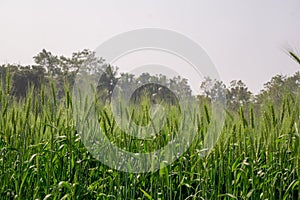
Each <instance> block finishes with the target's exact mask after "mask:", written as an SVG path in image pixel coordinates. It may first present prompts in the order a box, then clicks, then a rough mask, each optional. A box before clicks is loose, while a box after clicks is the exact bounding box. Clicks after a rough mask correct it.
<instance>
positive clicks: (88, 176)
mask: <svg viewBox="0 0 300 200" xmlns="http://www.w3.org/2000/svg"><path fill="white" fill-rule="evenodd" d="M73 61H74V60H73ZM73 61H72V62H73ZM51 66H52V65H51ZM15 70H16V71H15V72H16V73H20V72H21V71H22V70H21V71H18V70H19V69H18V70H17V69H15ZM25 70H29V69H25ZM50 71H51V70H50ZM75 71H76V70H75ZM54 72H55V68H52V73H51V74H52V75H53V76H52V78H50V76H49V74H47V73H48V72H45V76H43V77H44V78H45V80H42V79H41V77H39V78H37V79H34V80H39V81H41V80H42V82H43V84H41V85H39V84H38V85H39V87H38V90H37V89H35V88H34V86H35V85H34V84H32V85H30V84H29V85H28V87H26V93H25V94H24V93H23V94H20V93H16V91H17V89H16V88H17V87H16V81H18V80H20V79H16V76H15V74H13V76H12V77H11V76H10V74H9V73H5V74H4V73H3V74H1V75H2V78H1V80H2V81H1V82H0V84H1V87H0V116H1V117H0V199H299V198H300V166H299V165H300V148H299V144H300V133H299V129H300V102H299V94H300V93H299V80H300V79H299V72H298V73H296V74H295V75H294V76H291V77H279V78H278V77H277V78H273V79H272V80H271V81H270V84H267V85H266V88H265V90H264V92H262V93H261V94H260V95H258V96H256V97H255V98H254V97H252V98H250V93H249V92H247V89H246V88H245V86H244V85H243V84H242V83H241V82H232V86H231V89H232V90H231V89H228V90H227V91H228V92H231V93H230V94H232V95H235V96H234V97H231V98H229V99H230V101H228V102H227V103H228V105H229V106H228V109H227V111H226V119H225V123H224V127H223V128H222V132H221V136H220V138H219V140H218V143H217V145H216V146H215V147H214V149H213V150H212V151H211V153H210V154H209V155H208V156H207V157H201V153H202V152H201V150H202V149H203V146H202V145H203V144H202V141H203V138H204V136H205V134H206V131H207V129H208V127H209V126H211V124H212V122H211V114H210V104H211V101H212V99H213V98H212V95H218V92H215V91H217V90H208V89H207V90H206V95H204V96H200V97H199V98H198V99H199V100H200V101H199V107H200V111H199V112H194V113H193V112H192V113H191V115H192V116H193V120H194V122H195V124H196V125H195V130H196V138H195V140H194V141H193V143H192V145H191V146H190V148H189V149H188V150H187V151H186V152H185V153H184V154H183V155H182V156H181V157H180V158H179V159H178V160H176V161H175V162H174V163H172V164H171V165H169V166H167V167H163V168H161V169H160V170H158V171H156V172H149V173H144V174H134V173H125V172H120V171H117V170H114V169H110V168H109V167H107V166H105V165H103V164H102V163H101V162H100V161H98V160H97V159H96V158H94V157H93V156H92V155H91V153H89V152H88V151H87V149H86V148H85V146H84V145H83V143H82V138H81V137H80V135H79V133H78V132H77V129H76V126H77V124H76V123H77V122H76V119H74V116H73V113H72V112H73V107H74V106H75V102H72V98H71V97H72V92H71V91H70V89H69V88H70V87H69V86H68V85H69V84H70V79H68V78H65V79H64V78H62V79H60V80H62V82H59V83H63V84H62V85H63V86H62V85H57V82H56V84H54V82H55V81H53V80H58V78H61V77H69V76H67V75H69V74H68V73H67V71H66V73H65V74H63V73H62V74H60V73H61V72H63V71H61V72H57V71H56V72H55V73H57V74H56V76H55V75H54ZM28 73H29V72H28ZM37 74H38V73H37ZM108 74H109V73H108ZM21 75H24V74H21ZM60 75H61V76H60ZM113 75H114V73H112V72H111V73H110V75H107V76H106V77H104V78H103V79H105V78H106V80H112V79H111V78H112V77H115V76H113ZM24 76H25V75H24ZM24 76H23V77H24ZM126 76H128V74H127V75H126ZM109 77H110V78H109ZM279 79H280V81H279ZM51 80H52V81H51ZM113 80H115V79H113ZM126 80H128V79H126ZM180 81H182V79H180V80H179V81H178V82H180ZM297 81H298V82H297ZM178 82H177V83H178ZM27 83H28V82H27ZM101 83H102V84H99V87H100V90H98V91H103V88H105V87H104V86H103V83H105V81H103V82H101ZM279 83H280V84H279ZM218 84H219V85H222V84H220V83H218ZM288 84H290V85H289V86H287V85H288ZM23 86H24V85H23ZM31 86H32V87H31ZM101 86H102V89H101ZM204 86H205V84H203V87H204ZM283 86H286V87H285V89H282V91H280V93H276V92H274V91H276V90H277V91H278V89H279V88H284V87H283ZM276 87H277V89H276ZM288 87H289V89H287V88H288ZM291 88H292V89H291ZM215 89H216V88H215ZM20 91H21V90H20ZM16 94H20V95H16ZM109 94H110V93H109V91H106V96H107V95H109ZM237 94H240V96H243V97H244V96H245V98H244V99H242V97H238V95H237ZM243 94H245V95H243ZM20 96H21V97H22V98H20ZM105 98H106V97H105ZM237 99H240V101H238V100H237ZM252 99H253V100H252ZM135 100H136V101H137V102H139V103H140V104H141V106H136V105H135V104H136V102H135ZM103 103H104V104H105V103H106V101H99V106H100V109H99V119H101V120H102V121H100V124H101V126H102V128H103V129H104V130H105V134H106V135H107V136H108V137H109V138H110V140H111V141H112V142H114V143H117V144H118V145H120V146H121V147H125V148H126V149H127V150H128V151H131V152H141V151H149V150H152V149H153V148H154V149H155V148H156V147H157V146H155V145H158V146H163V145H165V144H166V142H168V139H169V137H170V133H171V134H173V133H174V132H175V133H176V131H177V128H176V123H177V120H178V118H176V115H177V112H178V110H176V108H177V107H176V106H174V107H172V108H170V109H169V112H168V116H167V117H169V123H167V125H166V126H164V127H163V129H162V131H161V132H160V133H159V134H160V135H159V137H157V138H156V139H155V140H154V141H152V142H145V143H143V146H142V145H141V143H140V141H134V140H133V139H132V138H125V137H126V134H122V132H121V131H115V130H116V124H115V122H114V119H113V117H112V115H111V113H110V112H109V110H107V109H106V107H105V108H103V107H102V106H101V105H103ZM230 103H231V104H230ZM83 104H84V103H83ZM150 104H151V103H150V101H147V100H141V99H138V98H136V99H133V103H132V105H131V106H132V107H131V108H130V109H128V113H130V114H132V112H133V111H134V110H136V111H137V114H136V115H134V116H133V119H134V120H135V121H136V122H139V121H138V119H141V121H140V123H141V124H147V123H149V117H147V115H144V113H145V112H143V111H141V110H146V113H147V112H148V110H149V107H150ZM97 105H98V104H97ZM117 134H118V135H117ZM129 142H130V143H129Z"/></svg>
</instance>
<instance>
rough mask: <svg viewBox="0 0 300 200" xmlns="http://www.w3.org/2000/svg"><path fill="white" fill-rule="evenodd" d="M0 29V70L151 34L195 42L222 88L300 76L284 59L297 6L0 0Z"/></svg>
mask: <svg viewBox="0 0 300 200" xmlns="http://www.w3.org/2000/svg"><path fill="white" fill-rule="evenodd" d="M0 27H1V29H0V36H1V37H0V64H4V63H20V64H31V63H32V62H33V61H32V57H33V56H34V55H36V54H37V53H38V52H40V51H41V49H43V48H45V49H47V50H49V51H51V52H53V53H54V54H58V55H66V56H70V55H71V53H72V52H75V51H79V50H82V49H84V48H88V49H91V50H94V49H95V48H97V46H98V45H100V44H101V43H102V42H104V41H105V40H107V39H109V38H110V37H112V36H114V35H116V34H119V33H122V32H124V31H130V30H133V29H138V28H145V27H157V28H165V29H170V30H174V31H177V32H179V33H182V34H184V35H186V36H188V37H189V38H191V39H193V40H194V41H196V42H197V43H198V44H199V45H200V46H201V47H202V48H203V49H204V50H205V51H206V52H207V54H208V55H209V56H210V58H211V59H212V61H213V62H214V63H215V65H216V68H217V70H218V72H219V74H220V76H221V78H222V80H223V81H224V82H225V83H228V82H229V81H230V80H233V79H241V80H243V81H244V82H245V83H246V84H247V85H248V87H249V88H250V90H251V91H253V92H258V91H259V90H260V89H262V86H263V83H265V82H266V81H268V80H270V78H271V77H272V76H273V75H275V74H278V73H281V74H284V75H285V74H287V75H291V74H293V73H294V72H296V71H297V70H299V66H298V65H297V64H296V63H294V62H293V61H292V60H291V59H290V58H289V57H288V56H287V55H286V54H285V53H284V49H287V48H290V47H292V48H295V49H298V50H300V1H299V0H284V1H283V0H248V1H241V0H219V1H214V0H209V1H208V0H207V1H202V0H186V1H183V0H181V1H179V0H164V1H162V0H160V1H158V0H128V1H125V0H123V1H122V0H118V1H117V0H107V1H101V0H86V1H76V0H68V1H61V0H60V1H58V0H27V1H16V0H0ZM298 52H300V51H298Z"/></svg>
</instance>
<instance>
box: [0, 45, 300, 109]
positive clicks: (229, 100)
mask: <svg viewBox="0 0 300 200" xmlns="http://www.w3.org/2000/svg"><path fill="white" fill-rule="evenodd" d="M289 55H290V56H291V57H292V58H293V59H294V60H295V61H296V62H298V63H299V64H300V62H299V57H297V55H296V54H294V53H293V52H289ZM33 59H34V64H33V65H27V66H22V65H14V64H6V65H2V66H0V78H1V80H2V81H1V82H0V84H2V86H3V87H6V88H9V85H11V88H10V89H9V93H10V94H11V95H12V96H14V97H16V98H18V99H22V98H24V97H26V94H27V93H28V90H29V89H30V88H34V90H35V91H39V90H40V89H41V87H42V86H46V87H48V86H50V83H51V82H52V83H53V84H54V85H55V89H56V93H57V96H58V97H59V98H61V97H63V96H64V92H65V91H64V90H65V86H66V85H68V86H70V88H71V87H72V86H73V85H74V82H75V77H76V75H79V74H86V75H88V76H89V77H90V78H97V79H98V84H97V92H98V94H99V98H100V99H101V100H102V101H103V102H104V103H105V102H107V101H110V98H111V95H112V93H113V91H114V88H115V87H116V86H117V87H120V88H121V89H120V91H121V92H122V93H123V94H125V95H126V92H132V91H133V90H134V88H138V87H139V86H143V87H140V88H139V89H138V90H136V91H134V93H133V95H132V97H131V98H132V99H131V100H132V101H133V102H136V101H140V100H141V98H142V97H143V96H145V95H150V97H151V98H152V99H153V101H162V100H163V99H169V102H173V103H174V102H175V101H176V100H175V98H176V95H179V94H180V95H181V96H182V95H183V96H185V97H193V98H195V96H194V95H193V94H192V90H191V88H190V86H189V84H188V80H187V79H185V78H182V77H180V76H177V77H173V78H168V77H166V76H165V75H162V74H159V75H155V76H154V75H150V74H149V73H143V74H141V75H139V76H135V75H134V74H130V73H120V74H118V68H117V67H114V66H111V65H108V64H107V63H105V60H104V59H102V58H99V57H97V56H96V54H95V52H93V51H90V50H87V49H84V50H83V51H79V52H75V53H73V54H72V55H71V57H65V56H57V55H53V54H52V53H51V52H50V51H47V50H45V49H43V50H42V51H41V52H40V53H38V54H37V55H36V56H34V57H33ZM8 75H11V84H10V83H9V79H8V78H7V77H8ZM99 77H100V78H99ZM151 83H159V84H160V86H159V85H157V84H151ZM299 86H300V72H299V71H298V72H296V73H295V74H293V75H292V76H284V75H276V76H274V77H272V78H271V80H270V81H269V82H267V83H265V84H264V88H263V90H261V92H260V93H259V94H257V95H254V94H253V93H252V92H251V91H249V89H248V87H247V86H246V85H245V83H243V81H242V80H233V81H231V82H230V85H229V86H226V85H225V84H224V83H223V82H222V81H217V80H212V79H211V78H210V77H205V78H204V80H203V81H202V82H201V83H200V82H199V87H200V89H201V91H202V94H200V95H197V98H198V99H200V100H204V99H205V100H207V101H217V100H224V101H226V104H227V107H228V108H229V109H236V108H239V107H240V106H247V105H249V104H250V103H254V104H257V105H260V104H261V103H263V102H264V101H273V102H274V103H275V104H276V105H280V104H281V102H282V99H283V98H284V96H285V95H292V96H295V97H296V96H297V95H299V93H300V89H299V88H300V87H299ZM124 88H126V89H125V90H124ZM168 88H169V89H168ZM122 89H123V90H122ZM170 91H173V92H174V93H175V94H172V92H170ZM128 95H129V94H128ZM298 98H299V96H298Z"/></svg>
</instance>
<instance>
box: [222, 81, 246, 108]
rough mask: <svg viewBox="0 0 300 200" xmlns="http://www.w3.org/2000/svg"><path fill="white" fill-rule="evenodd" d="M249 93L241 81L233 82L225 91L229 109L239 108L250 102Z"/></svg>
mask: <svg viewBox="0 0 300 200" xmlns="http://www.w3.org/2000/svg"><path fill="white" fill-rule="evenodd" d="M250 97H251V92H250V91H249V90H248V87H247V86H246V85H245V84H244V83H243V82H242V81H241V80H238V81H237V80H233V81H231V82H230V87H229V89H227V96H226V98H227V104H228V106H229V107H230V108H231V109H234V108H239V107H240V106H244V105H246V104H248V103H249V102H250Z"/></svg>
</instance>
